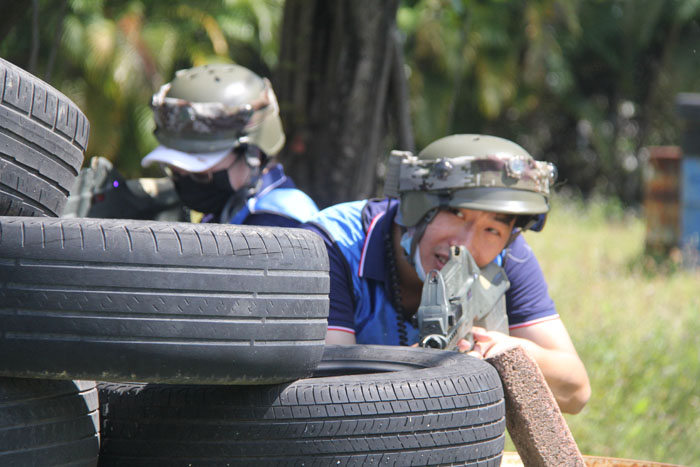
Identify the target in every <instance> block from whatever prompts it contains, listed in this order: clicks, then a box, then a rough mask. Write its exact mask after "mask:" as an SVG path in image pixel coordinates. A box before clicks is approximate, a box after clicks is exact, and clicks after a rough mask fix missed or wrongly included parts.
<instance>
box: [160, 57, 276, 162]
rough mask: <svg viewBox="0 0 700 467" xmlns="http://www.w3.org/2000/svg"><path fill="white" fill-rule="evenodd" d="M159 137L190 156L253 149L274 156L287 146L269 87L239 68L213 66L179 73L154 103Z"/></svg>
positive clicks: (228, 65)
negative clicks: (244, 146) (243, 145)
mask: <svg viewBox="0 0 700 467" xmlns="http://www.w3.org/2000/svg"><path fill="white" fill-rule="evenodd" d="M151 108H152V109H153V114H154V119H155V122H156V130H155V136H156V138H157V139H158V141H159V142H160V143H161V144H162V145H163V146H166V147H168V148H172V149H175V150H178V151H182V152H185V153H190V154H206V153H216V152H221V151H226V150H230V149H231V148H233V147H235V146H237V145H238V144H240V143H247V144H253V145H255V146H257V147H259V148H260V149H261V150H262V151H263V152H264V153H265V154H267V155H269V156H274V155H276V154H277V153H278V152H279V151H280V149H281V148H282V146H283V145H284V140H285V138H284V131H283V130H282V122H281V121H280V118H279V106H278V104H277V98H276V96H275V93H274V91H273V90H272V86H271V85H270V81H269V80H268V79H267V78H261V77H260V76H258V75H257V74H255V73H253V72H252V71H250V70H248V69H247V68H244V67H242V66H239V65H233V64H209V65H204V66H199V67H194V68H189V69H186V70H180V71H178V72H176V74H175V77H174V78H173V80H172V81H171V82H170V83H166V84H164V85H163V86H161V88H160V90H159V91H158V92H157V93H155V94H154V95H153V98H152V100H151Z"/></svg>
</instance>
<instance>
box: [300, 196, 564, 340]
mask: <svg viewBox="0 0 700 467" xmlns="http://www.w3.org/2000/svg"><path fill="white" fill-rule="evenodd" d="M398 205H399V203H398V201H397V200H389V199H383V200H376V199H375V200H363V201H353V202H350V203H343V204H338V205H335V206H331V207H329V208H327V209H324V210H323V211H321V212H320V213H318V214H317V215H315V216H313V217H312V218H311V219H310V221H309V222H308V223H307V224H304V225H302V227H303V228H307V229H310V230H313V231H315V232H317V233H318V234H319V235H321V237H322V238H323V239H324V242H325V244H326V248H327V250H328V258H329V262H330V279H331V286H330V313H329V317H328V329H330V330H337V331H345V332H349V333H352V334H354V335H355V339H356V341H357V343H358V344H385V345H398V344H399V343H400V337H399V336H400V334H402V333H405V334H406V342H407V343H409V344H412V343H415V342H417V341H418V330H417V329H416V328H415V327H414V326H413V325H412V324H411V322H410V321H407V320H405V319H403V317H399V316H398V315H397V313H396V310H395V309H394V307H393V305H392V300H391V298H392V293H393V288H392V287H391V276H390V271H389V267H388V265H387V263H386V257H387V255H386V244H387V242H386V238H387V236H388V235H389V234H390V232H391V226H392V224H393V222H394V218H395V217H396V213H397V211H398ZM502 255H503V256H504V257H505V260H504V261H505V265H504V269H505V271H506V274H507V276H508V280H510V283H511V286H510V288H509V289H508V291H507V292H506V308H507V313H508V322H509V326H510V329H514V328H518V327H523V326H529V325H532V324H535V323H538V322H541V321H545V320H549V319H554V318H557V317H558V315H557V312H556V309H555V306H554V302H553V301H552V299H551V298H550V296H549V292H548V290H547V284H546V282H545V280H544V276H543V274H542V270H541V268H540V266H539V263H538V262H537V259H536V258H535V256H534V254H533V252H532V250H531V249H530V247H529V246H528V245H527V243H526V242H525V239H524V238H523V236H522V235H518V236H517V237H516V239H515V241H514V242H513V243H512V244H511V245H510V246H509V247H508V248H507V249H506V250H505V251H504V253H503V254H502Z"/></svg>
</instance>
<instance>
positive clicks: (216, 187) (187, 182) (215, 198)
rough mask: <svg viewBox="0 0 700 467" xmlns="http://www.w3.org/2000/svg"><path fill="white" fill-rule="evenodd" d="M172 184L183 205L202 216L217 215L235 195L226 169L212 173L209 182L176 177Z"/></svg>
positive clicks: (187, 177) (188, 177)
mask: <svg viewBox="0 0 700 467" xmlns="http://www.w3.org/2000/svg"><path fill="white" fill-rule="evenodd" d="M173 183H174V184H175V191H176V192H177V194H178V196H179V197H180V200H181V201H182V202H183V204H184V205H185V206H187V207H188V208H190V209H194V210H195V211H199V212H201V213H204V214H219V213H220V212H221V210H222V209H223V208H224V205H225V204H226V202H227V201H228V200H229V199H230V198H231V197H232V196H233V195H235V194H236V190H234V189H233V187H232V186H231V182H230V181H229V178H228V170H227V169H224V170H219V171H218V172H214V173H213V174H212V178H211V181H209V182H204V183H202V182H198V181H196V180H194V179H192V177H190V176H177V177H173Z"/></svg>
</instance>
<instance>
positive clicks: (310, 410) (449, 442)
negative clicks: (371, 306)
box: [98, 345, 505, 467]
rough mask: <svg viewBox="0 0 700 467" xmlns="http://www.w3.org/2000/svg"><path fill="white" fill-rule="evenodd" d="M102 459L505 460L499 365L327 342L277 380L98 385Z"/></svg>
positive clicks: (173, 462)
mask: <svg viewBox="0 0 700 467" xmlns="http://www.w3.org/2000/svg"><path fill="white" fill-rule="evenodd" d="M98 390H99V393H100V406H101V416H102V422H101V423H102V425H101V426H102V436H103V438H102V440H103V442H102V447H101V452H100V465H101V466H115V465H130V466H166V465H167V466H188V465H196V466H209V465H227V466H238V465H256V466H284V465H295V466H298V465H341V466H347V465H396V466H404V465H468V466H482V467H483V466H494V467H496V466H498V465H500V460H501V455H502V452H503V448H504V443H505V441H504V440H505V406H504V400H503V389H502V386H501V382H500V379H499V377H498V373H496V371H495V369H494V368H493V367H491V366H490V365H489V364H487V363H486V362H484V361H483V360H478V359H476V358H473V357H471V356H468V355H464V354H460V353H457V352H447V351H441V350H434V349H419V348H409V347H390V346H363V345H357V346H328V347H327V348H326V352H325V353H324V357H323V360H322V361H321V362H320V364H319V366H318V368H317V371H316V373H315V375H314V377H313V378H307V379H300V380H297V381H295V382H293V383H287V384H282V385H271V386H191V385H187V386H178V385H146V384H118V383H105V382H103V383H98Z"/></svg>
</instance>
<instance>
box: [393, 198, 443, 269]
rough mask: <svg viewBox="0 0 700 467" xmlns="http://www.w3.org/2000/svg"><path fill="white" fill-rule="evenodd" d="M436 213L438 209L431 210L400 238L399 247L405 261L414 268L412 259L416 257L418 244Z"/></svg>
mask: <svg viewBox="0 0 700 467" xmlns="http://www.w3.org/2000/svg"><path fill="white" fill-rule="evenodd" d="M437 213H438V208H432V209H431V210H430V211H428V212H427V213H426V214H425V216H423V219H421V220H420V221H419V222H418V223H417V224H416V225H414V226H411V227H408V228H407V229H406V231H405V232H404V234H403V236H402V237H401V245H402V246H403V248H404V251H405V253H406V259H407V260H408V262H409V263H411V266H413V267H414V268H415V267H416V264H415V260H414V258H415V257H416V249H417V248H418V243H419V242H420V240H421V238H423V234H424V233H425V229H426V228H427V227H428V224H430V222H432V220H433V219H434V218H435V216H436V215H437Z"/></svg>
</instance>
